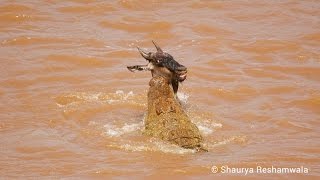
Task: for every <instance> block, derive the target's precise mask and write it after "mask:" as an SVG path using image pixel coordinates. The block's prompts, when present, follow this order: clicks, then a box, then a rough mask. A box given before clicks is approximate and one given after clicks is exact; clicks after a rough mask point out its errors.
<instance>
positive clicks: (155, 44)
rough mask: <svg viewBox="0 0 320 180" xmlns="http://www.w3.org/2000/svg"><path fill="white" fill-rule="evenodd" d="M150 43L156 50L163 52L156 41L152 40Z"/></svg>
mask: <svg viewBox="0 0 320 180" xmlns="http://www.w3.org/2000/svg"><path fill="white" fill-rule="evenodd" d="M152 43H153V44H154V46H155V47H156V48H157V51H158V52H161V53H162V52H163V51H162V49H161V48H160V46H158V44H157V43H156V42H154V41H153V40H152Z"/></svg>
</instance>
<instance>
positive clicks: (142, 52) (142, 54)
mask: <svg viewBox="0 0 320 180" xmlns="http://www.w3.org/2000/svg"><path fill="white" fill-rule="evenodd" d="M137 48H138V51H139V52H140V54H141V56H142V57H144V58H145V59H146V60H149V61H150V60H152V58H151V57H150V54H149V53H146V52H144V51H143V50H142V49H140V48H139V47H137Z"/></svg>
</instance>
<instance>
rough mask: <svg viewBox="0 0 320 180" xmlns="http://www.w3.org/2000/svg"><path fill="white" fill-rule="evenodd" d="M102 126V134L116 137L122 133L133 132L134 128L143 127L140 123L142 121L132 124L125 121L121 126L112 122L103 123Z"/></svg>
mask: <svg viewBox="0 0 320 180" xmlns="http://www.w3.org/2000/svg"><path fill="white" fill-rule="evenodd" d="M103 127H104V128H105V132H104V133H103V134H104V135H106V136H109V137H118V136H121V135H123V134H127V133H131V132H134V131H136V130H139V129H141V128H142V127H143V124H142V122H140V123H134V124H127V123H126V124H124V126H122V127H117V126H115V125H112V124H105V125H104V126H103Z"/></svg>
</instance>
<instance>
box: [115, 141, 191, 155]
mask: <svg viewBox="0 0 320 180" xmlns="http://www.w3.org/2000/svg"><path fill="white" fill-rule="evenodd" d="M149 142H150V143H151V144H150V143H147V142H145V143H143V144H141V143H139V144H136V143H126V144H121V145H115V144H114V145H109V146H110V147H117V148H120V149H124V150H126V151H133V152H137V151H138V152H141V151H154V152H164V153H172V154H187V153H195V152H196V150H193V149H184V148H182V147H179V146H176V145H173V144H169V143H166V142H162V141H161V140H159V139H154V138H152V139H151V140H150V141H149Z"/></svg>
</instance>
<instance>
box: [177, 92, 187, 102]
mask: <svg viewBox="0 0 320 180" xmlns="http://www.w3.org/2000/svg"><path fill="white" fill-rule="evenodd" d="M177 96H178V98H179V100H180V101H181V102H183V103H184V104H187V102H188V99H189V95H188V94H185V93H183V92H177Z"/></svg>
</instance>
